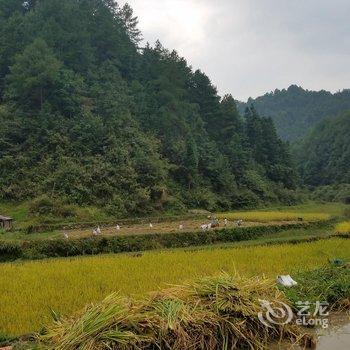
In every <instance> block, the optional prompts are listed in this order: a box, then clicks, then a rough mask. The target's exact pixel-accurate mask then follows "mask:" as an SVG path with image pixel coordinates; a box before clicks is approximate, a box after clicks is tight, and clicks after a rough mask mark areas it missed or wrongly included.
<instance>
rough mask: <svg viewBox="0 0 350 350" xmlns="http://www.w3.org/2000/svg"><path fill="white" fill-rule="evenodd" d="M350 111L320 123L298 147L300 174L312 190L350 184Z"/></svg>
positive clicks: (296, 146)
mask: <svg viewBox="0 0 350 350" xmlns="http://www.w3.org/2000/svg"><path fill="white" fill-rule="evenodd" d="M349 135H350V111H347V112H344V113H342V114H341V115H339V116H337V117H333V118H326V119H324V120H323V121H321V122H319V123H318V124H317V125H316V126H315V127H314V128H313V129H312V130H311V131H310V132H309V133H308V134H307V135H306V137H305V139H304V140H303V141H302V142H301V143H299V144H298V145H295V146H294V148H295V154H296V158H297V161H298V167H299V170H300V174H301V176H302V179H303V180H304V183H305V184H308V185H311V186H320V185H330V184H340V183H350V139H349Z"/></svg>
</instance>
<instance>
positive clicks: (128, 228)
mask: <svg viewBox="0 0 350 350" xmlns="http://www.w3.org/2000/svg"><path fill="white" fill-rule="evenodd" d="M208 222H209V220H203V219H195V220H194V219H192V220H183V221H171V222H161V223H152V225H153V227H152V228H150V226H149V223H148V224H133V225H124V226H123V225H120V230H117V227H116V226H105V227H104V226H100V228H101V235H103V236H104V235H105V236H128V235H143V234H155V233H161V234H166V233H175V232H196V231H200V230H201V228H200V226H201V225H202V224H206V223H208ZM295 223H297V222H296V221H270V222H243V224H242V226H240V227H251V226H267V225H285V224H295ZM180 225H182V226H183V229H182V230H181V229H180V227H179V226H180ZM223 227H224V225H223V222H221V225H220V227H218V228H215V230H217V229H222V228H223ZM227 227H228V228H235V227H238V226H237V224H236V223H235V222H233V221H229V222H228V224H227ZM93 229H94V227H91V228H89V229H74V230H65V231H63V230H62V231H60V233H61V234H62V235H63V234H64V233H67V234H68V235H69V237H71V238H81V237H89V236H92V230H93Z"/></svg>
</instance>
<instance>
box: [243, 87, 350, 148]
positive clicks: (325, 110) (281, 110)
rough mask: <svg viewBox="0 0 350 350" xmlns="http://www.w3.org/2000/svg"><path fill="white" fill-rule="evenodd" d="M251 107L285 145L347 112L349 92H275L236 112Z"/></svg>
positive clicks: (250, 100)
mask: <svg viewBox="0 0 350 350" xmlns="http://www.w3.org/2000/svg"><path fill="white" fill-rule="evenodd" d="M251 104H253V105H254V107H255V108H256V110H257V111H258V113H259V114H261V115H263V116H268V117H271V118H272V119H273V121H274V122H275V125H276V128H277V131H278V133H279V135H280V136H281V137H282V138H283V139H284V140H288V141H291V142H293V141H296V140H298V139H300V138H302V137H303V136H304V135H305V134H306V133H307V132H308V131H309V130H310V128H312V127H313V126H314V125H316V124H317V123H318V122H319V121H321V120H322V119H324V118H326V117H329V116H335V115H337V114H339V113H340V112H342V111H345V110H348V109H350V89H347V90H343V91H342V92H338V93H335V94H332V93H330V92H328V91H325V90H321V91H309V90H304V89H303V88H301V87H299V86H296V85H291V86H290V87H289V88H288V89H283V90H275V91H274V92H270V93H267V94H265V95H263V96H260V97H258V98H256V99H252V98H249V99H248V101H247V103H238V107H239V110H240V111H241V112H243V111H244V109H245V108H246V106H250V105H251Z"/></svg>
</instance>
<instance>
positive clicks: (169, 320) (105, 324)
mask: <svg viewBox="0 0 350 350" xmlns="http://www.w3.org/2000/svg"><path fill="white" fill-rule="evenodd" d="M261 298H262V299H263V300H269V302H270V303H272V304H273V305H279V306H280V305H281V303H285V304H288V300H287V299H286V297H285V296H284V294H283V293H282V292H281V291H279V290H278V288H277V287H276V285H275V283H274V282H273V281H271V280H269V279H266V278H248V279H247V278H241V277H239V276H230V275H228V274H220V275H218V276H214V277H209V278H208V277H207V278H203V279H200V280H198V281H194V282H191V283H187V284H185V285H177V286H174V287H172V288H171V289H167V290H163V291H161V292H157V293H154V294H152V295H150V297H148V298H146V299H143V300H137V301H135V300H133V299H130V298H128V299H127V298H121V297H120V296H118V295H117V294H112V295H110V296H109V297H107V298H106V299H105V300H104V301H102V302H100V303H97V304H96V305H91V306H88V307H87V308H86V309H85V310H84V311H83V312H81V313H79V314H78V315H77V316H74V317H63V318H59V319H57V320H56V321H55V322H54V323H53V324H52V325H50V326H49V327H47V328H46V330H45V334H44V335H42V336H39V339H40V340H41V341H42V342H44V344H45V345H48V346H49V348H51V349H55V350H75V349H81V350H90V349H99V350H111V349H125V350H128V349H130V350H131V349H145V350H146V349H172V350H184V349H192V350H201V349H206V350H214V349H225V348H226V349H229V348H236V347H239V348H251V349H265V348H266V345H267V343H268V342H271V341H274V340H282V339H287V340H293V341H297V342H299V343H301V345H306V344H307V343H309V342H310V340H311V337H310V336H308V335H306V334H304V331H303V330H302V329H301V328H299V327H297V326H296V325H294V324H292V323H291V324H286V325H284V326H283V327H281V326H280V325H275V324H271V326H269V325H266V324H264V323H262V322H261V321H260V320H259V318H258V317H257V315H258V313H259V312H260V311H261Z"/></svg>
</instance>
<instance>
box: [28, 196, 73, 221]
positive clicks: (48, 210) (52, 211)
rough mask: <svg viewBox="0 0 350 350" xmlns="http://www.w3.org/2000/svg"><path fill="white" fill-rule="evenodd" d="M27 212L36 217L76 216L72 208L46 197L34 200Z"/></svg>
mask: <svg viewBox="0 0 350 350" xmlns="http://www.w3.org/2000/svg"><path fill="white" fill-rule="evenodd" d="M29 212H30V213H31V214H32V215H37V216H39V215H43V216H48V215H52V216H58V217H63V218H67V217H72V216H75V215H76V211H75V208H74V206H72V205H67V204H63V203H62V202H60V201H59V200H58V199H54V198H50V197H48V196H46V195H43V196H41V197H38V198H36V199H34V200H33V201H32V202H31V204H30V206H29Z"/></svg>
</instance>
